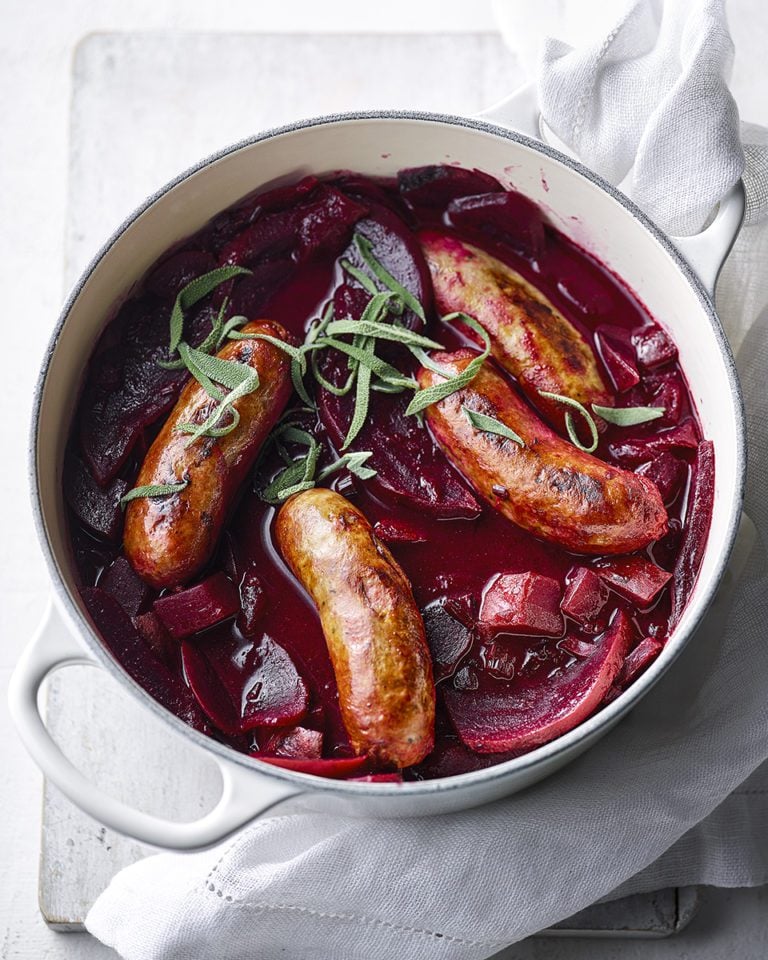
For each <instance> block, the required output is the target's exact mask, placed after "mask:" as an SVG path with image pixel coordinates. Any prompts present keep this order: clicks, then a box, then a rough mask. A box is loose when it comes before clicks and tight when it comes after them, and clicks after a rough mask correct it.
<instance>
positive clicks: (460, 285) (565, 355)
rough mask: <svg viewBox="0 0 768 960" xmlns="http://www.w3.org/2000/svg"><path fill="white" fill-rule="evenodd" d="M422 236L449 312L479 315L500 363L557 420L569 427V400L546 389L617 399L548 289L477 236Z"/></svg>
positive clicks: (588, 399)
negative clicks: (475, 240)
mask: <svg viewBox="0 0 768 960" xmlns="http://www.w3.org/2000/svg"><path fill="white" fill-rule="evenodd" d="M419 239H420V241H421V245H422V249H423V250H424V255H425V256H426V258H427V263H428V264H429V269H430V271H431V272H432V283H433V285H434V289H435V299H436V301H437V305H438V308H439V309H440V311H441V313H443V314H446V313H452V312H453V311H462V312H464V313H468V314H470V315H471V316H473V317H475V318H476V319H477V321H478V322H479V323H480V325H481V326H483V327H484V328H485V329H486V330H487V332H488V335H489V336H490V338H491V352H492V353H493V356H494V358H495V359H496V361H497V363H498V364H499V366H501V367H503V368H504V369H505V370H508V371H509V372H510V373H511V374H513V375H514V376H515V378H516V379H517V381H518V382H519V384H520V386H521V388H522V390H523V392H524V393H525V395H526V396H527V397H528V399H529V400H531V401H532V402H533V403H534V404H535V405H536V406H537V407H538V408H539V409H540V410H541V411H542V412H543V413H544V415H545V416H546V417H547V419H548V420H549V421H550V422H551V423H553V424H554V425H555V426H557V427H559V428H562V427H563V424H564V408H563V406H562V405H561V404H559V403H557V401H554V400H551V399H548V398H547V397H542V396H541V395H540V393H539V391H541V390H544V391H546V392H549V393H558V394H561V395H563V396H566V397H572V398H573V399H574V400H578V401H579V402H580V403H583V404H584V405H585V406H589V404H591V403H599V404H603V405H606V406H612V405H613V404H612V400H611V394H610V391H609V390H608V388H607V387H606V385H605V382H604V381H603V378H602V376H601V374H600V370H599V368H598V365H597V359H596V357H595V354H594V351H593V350H592V348H591V347H590V345H589V344H588V343H587V341H586V340H585V339H584V337H583V336H582V335H581V333H580V332H579V331H578V330H577V329H576V328H575V327H574V326H573V324H572V323H570V322H569V321H568V320H566V318H565V317H564V316H563V315H562V314H561V313H560V312H559V310H557V309H556V307H554V306H553V304H551V303H550V302H549V300H547V298H546V297H545V296H544V294H543V293H541V292H540V291H539V290H537V289H536V288H535V287H534V286H532V285H531V284H530V283H528V281H527V280H525V279H524V278H523V277H521V276H520V274H519V273H516V272H515V271H514V270H512V268H511V267H508V266H507V265H506V264H505V263H502V262H501V261H500V260H497V259H496V258H495V257H492V256H491V255H490V254H488V253H485V252H484V251H483V250H479V249H478V248H477V247H473V246H472V245H471V244H469V243H464V242H463V241H461V240H457V239H456V238H455V237H451V236H448V235H446V234H442V233H437V232H435V231H431V230H428V231H423V232H422V233H421V235H420V237H419ZM467 333H468V334H469V335H470V336H472V337H473V338H474V337H475V334H474V333H472V331H470V330H468V329H467ZM599 426H603V424H602V421H600V422H599Z"/></svg>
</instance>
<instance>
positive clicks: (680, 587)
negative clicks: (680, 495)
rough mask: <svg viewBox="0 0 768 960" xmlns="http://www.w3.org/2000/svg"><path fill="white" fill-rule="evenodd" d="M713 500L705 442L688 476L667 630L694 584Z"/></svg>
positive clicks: (710, 449) (710, 450)
mask: <svg viewBox="0 0 768 960" xmlns="http://www.w3.org/2000/svg"><path fill="white" fill-rule="evenodd" d="M714 500H715V448H714V446H713V445H712V442H711V441H709V440H705V441H704V442H703V443H700V444H699V448H698V450H697V451H696V460H695V462H694V464H693V470H692V472H691V488H690V490H689V492H688V509H687V511H686V518H685V527H684V529H683V536H682V541H681V543H680V553H679V554H678V557H677V562H676V563H675V573H674V580H673V582H672V615H671V617H670V625H671V626H675V624H677V623H678V622H679V620H680V617H681V616H682V615H683V610H684V609H685V605H686V603H688V598H689V597H690V595H691V593H692V592H693V588H694V586H695V584H696V578H697V577H698V575H699V568H700V567H701V561H702V559H703V557H704V549H705V547H706V545H707V537H708V536H709V527H710V523H711V521H712V505H713V503H714Z"/></svg>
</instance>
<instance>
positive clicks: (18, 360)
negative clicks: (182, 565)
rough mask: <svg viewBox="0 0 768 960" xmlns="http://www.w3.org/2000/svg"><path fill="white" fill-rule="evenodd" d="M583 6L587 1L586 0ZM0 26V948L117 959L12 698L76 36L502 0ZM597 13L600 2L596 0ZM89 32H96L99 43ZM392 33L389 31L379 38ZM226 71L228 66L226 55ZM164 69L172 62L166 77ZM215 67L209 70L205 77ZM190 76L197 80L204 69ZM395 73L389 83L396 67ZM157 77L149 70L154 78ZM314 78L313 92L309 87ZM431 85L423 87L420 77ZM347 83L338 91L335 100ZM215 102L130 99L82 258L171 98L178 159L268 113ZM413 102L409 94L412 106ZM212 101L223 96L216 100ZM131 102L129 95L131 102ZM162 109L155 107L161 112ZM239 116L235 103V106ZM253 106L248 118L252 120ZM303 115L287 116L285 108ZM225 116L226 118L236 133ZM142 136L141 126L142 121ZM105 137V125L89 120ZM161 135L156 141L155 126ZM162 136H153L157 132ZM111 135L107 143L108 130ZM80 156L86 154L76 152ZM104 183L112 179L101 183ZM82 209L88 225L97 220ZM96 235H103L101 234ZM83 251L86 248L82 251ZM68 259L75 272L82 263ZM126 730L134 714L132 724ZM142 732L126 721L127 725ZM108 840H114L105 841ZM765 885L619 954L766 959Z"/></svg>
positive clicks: (299, 3)
mask: <svg viewBox="0 0 768 960" xmlns="http://www.w3.org/2000/svg"><path fill="white" fill-rule="evenodd" d="M585 7H586V0H585ZM728 8H729V18H730V22H731V28H732V31H733V34H734V39H735V42H736V48H737V55H736V68H735V72H734V82H733V90H734V94H735V96H736V99H737V102H738V104H739V107H740V109H741V111H742V115H743V116H744V117H745V118H746V119H750V120H754V121H756V122H761V123H768V98H766V96H765V72H764V54H765V50H766V49H768V17H767V16H766V15H765V9H764V3H763V2H762V0H728ZM3 12H4V18H3V30H2V31H1V32H0V54H1V55H0V87H1V88H2V89H3V91H4V92H5V95H4V96H3V97H2V98H0V128H1V129H2V135H0V176H1V177H2V182H3V190H2V191H0V217H1V222H2V223H3V230H1V231H0V276H1V277H2V283H3V293H4V307H5V310H4V321H5V322H4V324H3V357H4V361H5V369H6V372H7V375H6V378H5V381H4V413H5V416H4V418H3V427H4V429H3V439H4V456H3V460H4V469H3V470H2V471H0V527H1V528H2V530H3V548H2V550H0V596H1V597H2V604H0V639H1V642H0V769H2V771H3V780H2V788H0V850H2V854H1V855H0V889H2V890H3V896H2V898H0V958H2V960H28V958H29V960H106V958H114V957H115V954H114V953H113V952H112V951H111V950H108V949H106V948H105V947H103V946H101V945H100V944H98V943H96V942H95V941H93V940H91V938H89V937H88V936H87V935H78V934H72V935H67V936H61V935H58V934H55V933H53V932H51V931H50V930H49V929H48V928H47V927H46V926H45V924H44V923H43V921H42V919H41V917H40V913H39V911H38V908H37V901H36V886H37V877H38V850H39V836H40V811H41V804H40V790H41V778H40V775H39V772H38V771H37V770H36V768H35V767H34V765H33V764H32V762H31V761H30V760H29V758H28V757H27V755H26V753H25V752H24V750H23V747H22V746H21V744H20V743H19V742H18V740H17V738H16V736H15V733H14V732H13V730H12V728H11V725H10V721H9V718H8V714H7V709H6V707H5V688H6V685H7V681H8V677H9V675H10V671H11V668H12V666H13V664H14V663H15V661H16V658H17V657H18V654H19V652H20V651H21V649H22V647H23V645H24V643H25V642H26V640H27V639H28V637H29V635H30V633H31V631H32V628H33V626H34V624H35V623H36V621H37V619H38V617H39V616H40V613H41V611H42V608H43V604H44V600H45V595H46V585H45V582H46V575H45V571H44V568H43V564H42V559H41V556H40V553H39V550H38V548H37V544H36V539H35V534H34V531H33V529H32V523H31V515H30V511H29V507H28V503H27V494H26V479H25V473H26V455H25V449H26V435H27V417H28V410H29V404H30V396H31V388H32V385H33V383H34V380H35V377H36V371H37V367H38V364H39V358H40V357H41V356H42V352H43V348H44V345H45V343H46V341H47V339H48V336H49V332H50V329H51V326H52V324H53V322H54V319H55V316H56V314H57V312H58V309H59V305H60V303H61V298H62V283H61V280H62V271H61V264H62V262H63V247H64V244H63V237H64V221H65V210H66V208H67V206H69V208H70V209H72V199H71V198H70V201H69V203H68V201H67V190H66V187H67V156H68V124H69V110H68V107H69V100H70V95H71V89H72V87H71V79H70V78H71V65H72V59H73V55H74V51H75V46H76V44H77V43H78V41H80V40H81V38H83V37H84V36H86V35H88V34H90V33H91V32H93V31H103V30H112V31H114V30H129V31H130V30H143V31H169V32H170V33H172V34H173V33H175V32H178V31H219V32H225V31H233V32H238V33H241V32H246V31H253V32H264V31H279V32H282V33H284V34H286V35H290V34H292V33H293V32H295V31H304V32H306V31H310V32H311V31H319V32H320V33H322V32H324V31H326V32H327V31H332V32H333V31H349V32H363V33H382V34H385V33H387V32H388V31H391V30H393V29H397V30H402V31H404V32H412V33H414V34H418V33H419V32H420V31H433V30H434V29H435V27H436V26H437V25H439V29H444V30H446V31H450V32H453V33H459V34H461V33H464V32H467V31H473V30H487V29H491V28H492V27H493V18H492V14H491V4H490V2H489V0H476V2H475V3H472V4H467V3H466V2H464V0H420V2H419V3H418V4H414V3H413V0H389V2H388V3H387V4H386V6H385V7H378V6H376V5H371V4H361V3H360V2H359V0H334V2H333V3H330V4H318V3H316V2H315V0H283V2H282V3H280V4H261V3H253V0H228V2H227V3H226V4H213V5H211V4H180V3H178V0H131V3H129V4H126V3H124V2H120V0H78V2H77V3H76V4H63V3H60V2H57V0H39V2H38V3H36V4H29V3H22V2H19V0H9V2H8V3H7V4H6V5H4V7H3ZM585 16H588V11H586V10H585ZM89 42H90V41H89V40H86V41H85V43H86V44H87V43H89ZM379 42H380V43H383V44H386V43H387V42H388V41H387V40H386V39H383V38H382V39H380V41H379ZM219 66H220V68H221V69H223V70H225V72H226V64H223V65H222V64H219ZM280 66H281V69H280V72H279V73H278V75H277V76H270V77H268V78H267V79H268V80H269V86H271V87H275V86H277V85H279V84H278V81H279V83H280V84H281V83H282V82H283V78H284V75H285V73H286V72H287V71H289V70H291V71H293V72H294V73H295V72H297V71H298V72H300V71H301V70H302V69H303V68H302V64H301V63H300V62H298V61H297V62H293V63H288V64H285V65H280ZM167 69H169V68H164V69H162V70H160V72H159V74H158V76H159V77H160V78H161V79H165V78H166V77H167ZM208 75H209V72H207V71H205V70H203V73H202V76H204V77H208ZM188 76H190V77H191V79H190V82H193V81H194V75H188ZM380 79H381V82H382V83H385V84H386V83H388V82H389V75H388V74H386V73H385V74H384V75H383V76H382V77H381V78H380ZM442 80H443V78H442V77H441V76H440V75H437V74H432V75H431V76H430V77H429V78H427V79H425V81H424V83H431V84H432V83H433V84H434V85H435V88H436V89H437V90H438V92H437V93H436V94H435V97H434V101H435V107H436V108H438V109H452V108H453V109H456V106H455V105H451V104H450V103H448V102H446V101H444V100H443V98H442V95H441V94H440V93H439V88H440V85H441V83H442ZM309 81H310V84H311V87H312V96H313V97H315V98H316V97H317V96H318V95H319V94H318V93H317V88H318V87H320V88H322V89H323V90H324V91H325V96H326V97H327V98H328V105H327V106H326V107H323V108H322V109H328V110H331V109H344V108H345V107H347V106H350V104H348V103H346V102H345V101H344V97H345V96H347V95H349V91H348V92H347V93H345V92H344V91H335V92H334V91H332V90H331V89H329V87H328V84H329V83H330V78H329V77H328V76H325V75H316V76H312V77H311V78H309ZM147 82H149V81H147ZM310 84H307V85H305V90H306V89H308V87H309V85H310ZM417 92H418V91H417ZM336 96H338V97H339V99H338V100H336V99H334V98H335V97H336ZM205 102H206V103H207V104H208V106H207V108H206V109H207V112H205V113H204V112H198V113H197V114H194V115H193V113H194V112H193V111H191V110H190V109H189V107H188V105H185V104H184V103H181V102H180V101H178V99H177V100H176V103H175V104H174V103H172V102H171V101H170V100H169V99H168V98H167V97H166V92H165V90H164V88H163V86H162V85H158V86H156V87H155V88H154V90H153V102H152V104H151V113H152V116H150V117H148V116H144V117H142V116H139V115H137V114H136V112H135V111H127V112H126V111H125V110H123V116H122V119H123V122H124V123H125V124H126V125H127V126H128V127H129V129H128V131H127V133H126V136H125V137H124V138H119V139H118V141H117V142H118V143H119V144H120V152H121V155H120V156H118V155H117V154H118V151H117V150H111V151H110V150H108V149H107V151H106V152H105V153H104V155H103V157H102V165H103V166H104V168H105V169H104V171H103V172H104V176H113V177H114V179H113V180H112V189H111V193H109V195H107V194H106V192H105V190H104V189H103V187H101V188H100V187H99V185H98V184H97V183H93V184H91V187H90V189H88V190H86V191H85V192H84V193H83V194H81V196H80V200H79V202H80V203H82V204H83V209H79V210H78V211H77V213H78V214H81V213H84V212H85V208H88V209H89V212H88V214H87V216H85V217H80V216H78V217H76V218H75V220H73V221H72V223H73V228H72V229H74V227H78V226H79V228H80V229H81V230H83V236H79V237H78V236H74V237H72V243H71V244H70V247H71V250H72V251H73V256H74V255H75V254H76V255H78V256H80V257H81V259H83V260H84V259H87V257H88V255H90V253H91V252H92V251H93V250H95V249H96V247H97V246H98V244H99V243H100V242H101V240H102V239H103V237H104V236H106V234H107V233H108V232H109V231H111V230H112V229H113V228H114V226H115V225H116V223H117V222H118V221H119V219H120V218H121V217H122V216H123V215H124V214H125V213H127V212H129V211H130V209H131V208H132V206H133V205H134V204H135V203H136V202H137V201H139V200H140V199H141V198H142V197H143V195H144V193H145V192H146V191H147V190H149V189H151V187H152V185H153V184H155V183H157V182H160V181H161V180H163V179H165V178H167V177H168V176H170V175H171V174H172V173H174V172H175V169H176V166H174V163H176V161H174V159H173V157H171V156H167V155H165V153H164V148H163V142H164V137H165V132H166V130H170V129H174V130H178V129H179V127H178V126H173V123H172V118H171V121H168V119H167V118H168V116H169V111H171V110H172V109H176V110H178V111H183V112H185V113H187V119H188V122H189V126H188V128H187V129H185V130H184V133H183V137H182V138H181V140H180V141H179V143H178V144H177V146H176V147H174V149H178V151H179V153H178V157H179V159H178V163H176V165H178V166H180V165H182V164H184V163H187V162H190V161H192V160H194V159H196V158H197V157H198V156H200V155H202V154H204V153H205V152H207V151H209V150H212V149H214V148H215V147H217V146H219V145H220V144H221V143H222V142H224V141H226V140H228V139H234V138H236V137H237V136H240V135H242V133H244V132H248V131H249V130H250V129H253V128H254V126H255V118H254V117H250V116H249V117H248V118H245V117H243V118H242V127H241V128H240V129H237V130H235V129H234V128H231V129H230V128H229V127H227V124H228V123H230V122H231V121H228V120H227V116H226V115H224V113H223V111H221V110H219V109H216V106H217V105H216V104H215V103H213V104H212V102H211V100H210V99H208V100H206V101H205ZM409 105H410V104H409ZM212 106H213V109H211V108H212ZM289 108H290V109H291V111H292V114H293V115H299V114H301V115H307V114H309V113H310V112H311V110H310V108H309V107H304V102H303V101H302V102H297V103H295V104H294V105H293V106H292V107H290V105H289ZM120 110H122V106H121V107H120V108H119V110H118V112H120ZM155 111H157V112H156V113H155ZM230 116H231V115H230ZM246 119H247V120H248V122H247V123H246ZM280 119H281V120H282V119H290V117H288V116H286V117H281V118H280ZM225 127H227V130H226V131H225ZM130 134H132V135H130ZM91 136H92V137H94V138H95V137H97V136H98V134H97V133H96V132H92V134H91ZM150 137H153V138H154V139H149V138H150ZM150 145H151V146H150ZM106 147H109V145H108V144H107V145H106ZM72 165H73V166H74V158H73V162H72ZM99 182H100V181H99ZM84 223H87V224H88V228H87V232H86V228H85V227H84ZM89 244H90V248H89ZM78 249H79V253H78V252H77V251H78ZM74 266H75V264H74V262H73V259H70V263H69V268H70V275H71V271H72V270H73V269H74ZM126 729H127V728H126ZM125 735H127V736H130V734H125V733H124V736H125ZM105 846H106V844H105ZM766 908H768V894H767V893H766V890H765V889H758V890H752V891H749V890H745V891H708V892H707V893H706V908H705V909H704V910H702V911H701V912H700V914H699V916H698V917H697V918H696V920H695V921H694V923H693V924H692V925H691V928H690V929H689V931H687V932H686V934H685V935H684V936H683V937H681V938H680V939H679V940H678V939H673V940H668V941H660V942H658V943H637V944H634V943H625V944H622V946H621V948H620V950H621V954H620V955H621V957H622V960H684V958H688V957H696V960H721V958H723V957H726V956H737V957H739V958H740V960H741V958H743V960H753V958H754V960H763V958H765V957H766V956H768V942H767V941H766V925H765V917H766V915H767V914H766ZM616 956H617V952H616V947H615V946H614V945H612V944H610V943H604V944H600V943H582V944H578V943H564V942H563V943H561V942H554V941H550V942H543V941H538V942H537V943H535V944H523V945H519V946H517V947H515V948H512V949H511V950H510V951H508V952H507V957H508V958H509V960H512V958H514V960H529V958H530V960H533V958H536V960H565V958H569V960H587V958H589V960H614V958H615V957H616Z"/></svg>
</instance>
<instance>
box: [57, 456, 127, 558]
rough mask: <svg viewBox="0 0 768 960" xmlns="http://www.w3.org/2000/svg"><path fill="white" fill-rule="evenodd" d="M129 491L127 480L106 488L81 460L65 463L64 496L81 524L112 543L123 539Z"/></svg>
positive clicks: (72, 457) (71, 459)
mask: <svg viewBox="0 0 768 960" xmlns="http://www.w3.org/2000/svg"><path fill="white" fill-rule="evenodd" d="M127 492H128V484H127V483H126V482H125V480H114V481H113V482H112V483H111V484H110V485H109V486H108V487H105V488H102V487H100V486H99V485H98V484H97V483H96V481H95V480H94V479H93V477H92V476H91V474H90V473H89V471H88V468H87V467H86V466H85V464H84V463H83V462H82V460H80V458H79V457H75V456H74V455H71V456H68V457H67V460H66V462H65V464H64V495H65V497H66V498H67V503H68V504H69V505H70V507H71V508H72V510H73V511H74V513H75V516H76V517H77V519H78V520H79V521H80V522H81V523H83V524H84V525H85V526H86V527H88V529H89V530H90V531H91V532H92V533H95V534H96V535H97V536H100V537H104V539H105V540H109V541H110V542H111V543H114V542H116V541H117V540H119V539H120V534H121V532H122V529H123V511H122V510H121V508H120V498H121V497H123V496H124V495H125V494H126V493H127Z"/></svg>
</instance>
